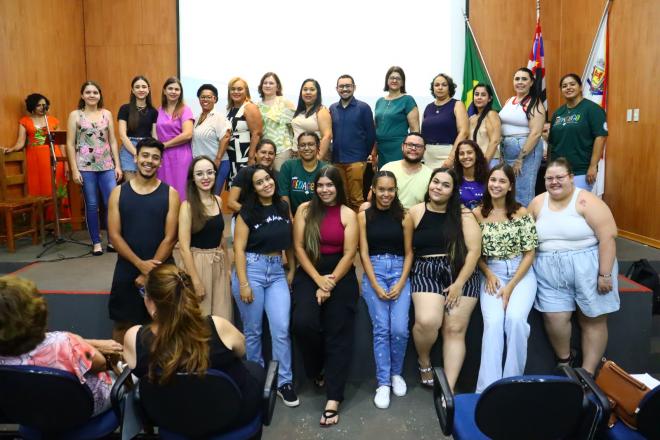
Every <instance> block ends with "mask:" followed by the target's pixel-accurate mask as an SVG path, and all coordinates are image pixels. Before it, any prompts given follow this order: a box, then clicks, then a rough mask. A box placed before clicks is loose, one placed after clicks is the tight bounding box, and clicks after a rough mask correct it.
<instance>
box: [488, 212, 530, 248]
mask: <svg viewBox="0 0 660 440" xmlns="http://www.w3.org/2000/svg"><path fill="white" fill-rule="evenodd" d="M480 226H481V253H482V254H483V255H484V256H486V257H496V258H509V257H515V256H518V255H521V254H522V253H523V252H526V251H531V250H533V249H536V247H537V246H538V244H539V239H538V236H537V235H536V225H535V223H534V219H533V218H532V216H531V215H530V214H526V215H524V216H523V217H520V218H514V219H511V220H506V221H503V222H493V223H481V224H480Z"/></svg>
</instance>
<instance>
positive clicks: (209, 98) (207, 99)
mask: <svg viewBox="0 0 660 440" xmlns="http://www.w3.org/2000/svg"><path fill="white" fill-rule="evenodd" d="M213 98H215V96H200V97H199V100H200V101H213Z"/></svg>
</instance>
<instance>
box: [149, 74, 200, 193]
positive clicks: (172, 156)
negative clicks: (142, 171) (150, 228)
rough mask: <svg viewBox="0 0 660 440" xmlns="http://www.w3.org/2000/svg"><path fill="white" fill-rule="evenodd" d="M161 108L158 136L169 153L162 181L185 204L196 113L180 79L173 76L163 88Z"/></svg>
mask: <svg viewBox="0 0 660 440" xmlns="http://www.w3.org/2000/svg"><path fill="white" fill-rule="evenodd" d="M161 102H162V104H161V107H160V108H159V109H158V120H157V121H156V134H157V135H158V140H159V141H161V142H162V143H163V144H165V153H164V154H163V160H162V164H161V166H160V168H159V169H158V178H159V179H160V180H162V181H163V182H165V183H167V184H168V185H170V186H171V187H173V188H174V189H176V190H177V191H178V192H179V198H180V199H181V201H183V200H185V199H186V179H187V177H188V168H189V167H190V162H192V147H191V145H190V141H191V139H192V135H193V113H192V110H190V107H188V106H187V105H185V104H184V103H183V87H182V86H181V81H179V79H178V78H175V77H171V78H168V79H167V80H166V81H165V84H164V85H163V96H162V100H161Z"/></svg>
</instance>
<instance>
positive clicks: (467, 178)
mask: <svg viewBox="0 0 660 440" xmlns="http://www.w3.org/2000/svg"><path fill="white" fill-rule="evenodd" d="M453 162H454V171H456V175H457V176H458V181H459V182H461V185H460V187H459V191H460V194H461V203H462V204H463V205H464V206H465V207H466V208H468V209H474V208H476V207H477V205H479V203H481V199H482V198H483V196H484V186H485V185H486V179H487V177H488V162H487V161H486V158H485V157H484V153H483V152H482V151H481V148H479V145H478V144H477V143H476V142H475V141H471V140H467V139H466V140H463V141H461V142H459V143H458V147H457V148H456V152H455V153H454V159H453Z"/></svg>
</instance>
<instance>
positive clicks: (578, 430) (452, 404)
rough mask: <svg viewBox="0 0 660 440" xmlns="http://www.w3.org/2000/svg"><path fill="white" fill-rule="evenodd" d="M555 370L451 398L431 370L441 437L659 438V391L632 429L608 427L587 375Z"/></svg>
mask: <svg viewBox="0 0 660 440" xmlns="http://www.w3.org/2000/svg"><path fill="white" fill-rule="evenodd" d="M560 371H561V372H562V374H563V375H562V376H531V375H530V376H516V377H510V378H505V379H501V380H499V381H497V382H495V383H494V384H492V385H491V386H489V387H488V388H486V390H484V392H483V393H482V394H459V395H454V394H453V393H452V391H451V389H450V387H449V384H448V382H447V378H446V377H445V374H444V371H443V370H442V368H435V369H434V370H433V400H434V404H435V411H436V415H437V417H438V421H439V422H440V428H441V429H442V432H443V434H445V435H447V436H449V435H452V436H453V438H454V439H455V440H487V439H493V440H529V439H534V440H556V439H612V440H644V439H649V440H659V439H660V387H657V388H655V389H654V390H652V391H650V392H649V393H648V394H647V395H646V396H645V397H644V399H643V400H642V402H640V405H639V410H638V412H637V427H638V430H637V431H635V430H633V429H631V428H629V427H628V426H626V425H625V424H624V423H623V422H621V421H617V423H616V424H615V425H614V426H613V427H612V428H609V427H608V426H607V424H608V420H609V417H610V413H611V407H610V403H609V401H608V398H607V396H606V395H605V393H603V391H602V390H601V389H600V388H599V387H598V386H597V385H596V383H595V382H594V380H593V378H592V377H591V375H590V374H589V373H587V372H586V371H585V370H584V369H582V368H577V369H573V368H571V367H562V368H561V370H560Z"/></svg>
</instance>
